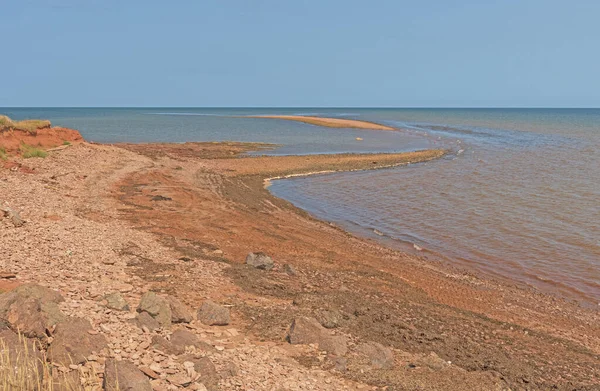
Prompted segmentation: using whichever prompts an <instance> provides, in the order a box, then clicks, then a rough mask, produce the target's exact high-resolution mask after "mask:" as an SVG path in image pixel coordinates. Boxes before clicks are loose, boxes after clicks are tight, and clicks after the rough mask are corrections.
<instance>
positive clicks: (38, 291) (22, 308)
mask: <svg viewBox="0 0 600 391" xmlns="http://www.w3.org/2000/svg"><path fill="white" fill-rule="evenodd" d="M62 301H64V299H63V297H62V296H61V295H60V294H59V293H58V292H55V291H53V290H51V289H48V288H45V287H43V286H40V285H35V284H24V285H21V286H19V287H17V288H16V289H14V290H12V291H10V292H8V293H4V294H2V295H0V319H2V320H4V321H6V322H8V324H10V327H11V328H12V329H13V330H19V332H21V333H22V334H24V335H25V336H27V337H31V338H34V337H35V338H45V337H46V330H49V329H51V328H52V327H54V326H55V325H56V324H57V323H59V322H61V321H62V320H64V318H65V316H64V315H63V314H62V312H61V311H60V309H59V308H58V303H60V302H62Z"/></svg>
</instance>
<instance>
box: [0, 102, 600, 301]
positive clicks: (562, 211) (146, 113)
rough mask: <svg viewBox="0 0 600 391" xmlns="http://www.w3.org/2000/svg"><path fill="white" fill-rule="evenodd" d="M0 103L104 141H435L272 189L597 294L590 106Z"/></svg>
mask: <svg viewBox="0 0 600 391" xmlns="http://www.w3.org/2000/svg"><path fill="white" fill-rule="evenodd" d="M0 114H6V115H8V116H10V117H12V118H14V119H25V118H46V119H50V120H51V121H52V122H53V124H54V125H60V126H67V127H72V128H75V129H79V130H80V131H81V133H82V135H83V136H84V137H85V138H86V139H87V140H91V141H96V142H104V143H117V142H158V141H162V142H185V141H222V140H233V141H252V142H268V143H274V144H278V145H279V147H277V148H276V149H274V150H273V151H270V152H268V153H270V154H313V153H342V152H397V151H410V150H417V149H427V148H444V149H447V150H448V151H449V153H448V155H447V156H446V157H444V158H443V159H440V160H437V161H434V162H428V163H423V164H416V165H409V166H404V167H397V168H393V169H386V170H379V171H366V172H351V173H335V174H325V175H317V176H311V177H298V178H291V179H285V180H278V181H274V182H273V184H272V185H271V187H270V190H271V191H272V192H273V193H274V194H275V195H276V196H279V197H282V198H285V199H287V200H289V201H290V202H292V203H294V204H295V205H297V206H299V207H301V208H303V209H305V210H307V211H308V212H310V213H311V214H312V215H314V216H315V217H318V218H320V219H323V220H327V221H332V222H334V223H336V224H338V225H340V226H342V227H344V228H345V229H347V230H349V231H351V232H354V233H356V234H359V235H364V236H369V237H372V238H375V239H377V240H381V241H382V242H384V243H385V244H386V245H389V246H398V247H399V248H402V249H413V251H415V252H417V253H419V254H423V255H425V256H427V257H432V258H435V259H441V260H443V261H444V262H447V263H450V264H452V265H454V266H457V267H460V268H464V269H466V270H472V271H475V272H478V273H482V274H484V275H489V276H492V277H494V278H500V279H507V280H509V281H513V282H517V283H519V284H526V285H530V286H534V287H536V288H537V289H539V290H541V291H544V292H548V293H554V294H558V295H561V296H563V297H566V298H569V299H573V300H577V301H579V302H581V303H583V304H586V305H594V306H596V305H599V304H600V223H599V221H600V109H372V108H369V109H366V108H343V109H337V108H330V109H317V108H302V109H299V108H287V109H286V108H252V109H249V108H239V109H238V108H227V109H225V108H203V109H196V108H151V109H147V108H122V109H111V108H0ZM260 114H300V115H321V116H329V117H340V118H350V119H360V120H366V121H374V122H378V123H382V124H386V125H391V126H394V127H397V128H398V129H399V130H398V131H396V132H389V131H372V130H356V129H333V128H322V127H317V126H312V125H308V124H303V123H298V122H292V121H285V120H272V119H257V118H244V117H243V116H244V115H260ZM356 138H362V141H358V140H356ZM261 153H264V152H261ZM415 249H419V250H418V251H417V250H415Z"/></svg>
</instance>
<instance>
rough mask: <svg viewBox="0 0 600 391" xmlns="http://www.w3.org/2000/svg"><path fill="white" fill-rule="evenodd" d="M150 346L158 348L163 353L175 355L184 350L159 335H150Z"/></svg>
mask: <svg viewBox="0 0 600 391" xmlns="http://www.w3.org/2000/svg"><path fill="white" fill-rule="evenodd" d="M152 348H154V349H156V350H160V351H161V352H163V353H165V354H174V355H176V356H177V355H180V354H182V353H184V352H185V349H182V348H179V347H176V346H173V344H172V343H171V342H169V341H167V340H166V339H165V338H164V337H162V336H160V335H153V336H152Z"/></svg>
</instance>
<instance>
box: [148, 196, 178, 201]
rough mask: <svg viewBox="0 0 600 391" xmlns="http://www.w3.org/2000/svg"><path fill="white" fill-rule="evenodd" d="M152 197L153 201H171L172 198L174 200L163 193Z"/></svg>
mask: <svg viewBox="0 0 600 391" xmlns="http://www.w3.org/2000/svg"><path fill="white" fill-rule="evenodd" d="M150 199H151V200H152V201H171V200H173V199H172V198H171V197H165V196H161V195H156V196H154V197H152V198H150Z"/></svg>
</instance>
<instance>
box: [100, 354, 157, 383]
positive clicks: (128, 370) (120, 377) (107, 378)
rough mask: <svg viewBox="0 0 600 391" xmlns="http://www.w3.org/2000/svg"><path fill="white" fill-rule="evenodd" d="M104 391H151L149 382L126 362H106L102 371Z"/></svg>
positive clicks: (111, 360)
mask: <svg viewBox="0 0 600 391" xmlns="http://www.w3.org/2000/svg"><path fill="white" fill-rule="evenodd" d="M103 385H104V390H105V391H152V386H151V385H150V380H148V378H147V377H146V375H144V373H142V371H140V370H139V369H137V367H136V366H135V365H133V364H132V363H130V362H128V361H116V360H113V359H110V360H107V361H106V366H105V370H104V384H103Z"/></svg>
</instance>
